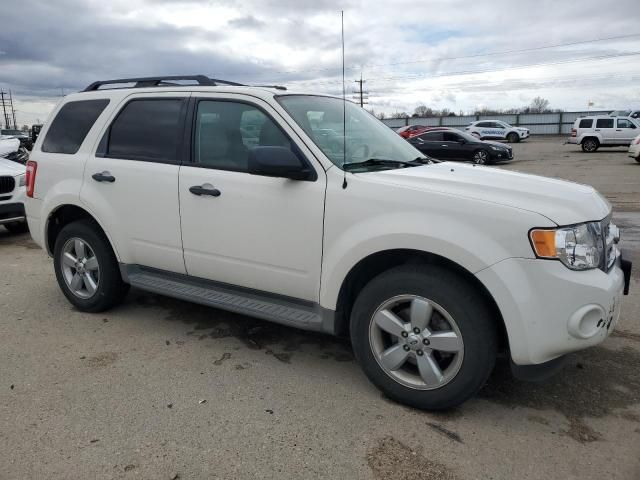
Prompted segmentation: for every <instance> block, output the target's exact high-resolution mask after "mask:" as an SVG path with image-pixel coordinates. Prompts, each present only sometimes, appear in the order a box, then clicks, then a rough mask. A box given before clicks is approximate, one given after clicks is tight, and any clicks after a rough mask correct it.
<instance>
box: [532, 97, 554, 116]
mask: <svg viewBox="0 0 640 480" xmlns="http://www.w3.org/2000/svg"><path fill="white" fill-rule="evenodd" d="M548 109H549V100H547V99H546V98H542V97H536V98H534V99H533V100H531V108H530V111H531V113H545V112H546V111H547V110H548Z"/></svg>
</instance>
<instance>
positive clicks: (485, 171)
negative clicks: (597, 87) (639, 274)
mask: <svg viewBox="0 0 640 480" xmlns="http://www.w3.org/2000/svg"><path fill="white" fill-rule="evenodd" d="M119 87H122V88H119ZM327 132H332V133H331V134H330V135H329V134H328V133H327ZM26 183H27V195H28V199H27V203H26V210H27V218H28V222H29V228H30V231H31V234H32V236H33V238H34V240H35V241H36V242H37V243H38V244H39V245H40V246H42V248H44V249H46V251H47V252H48V253H49V254H50V255H51V256H52V257H53V265H54V269H55V274H56V277H57V281H58V283H59V286H60V288H61V290H62V292H63V293H64V295H65V296H66V297H67V298H68V299H69V301H70V302H71V303H72V304H73V305H75V306H76V307H77V308H78V309H80V310H83V311H87V312H98V311H102V310H105V309H108V308H110V307H113V306H114V305H116V304H118V303H119V302H120V301H121V300H122V299H123V297H124V296H125V294H126V292H127V289H128V288H129V286H134V287H136V288H139V289H143V290H147V291H150V292H155V293H158V294H163V295H168V296H172V297H176V298H180V299H183V300H187V301H192V302H196V303H200V304H204V305H209V306H212V307H217V308H221V309H226V310H230V311H234V312H239V313H242V314H247V315H251V316H255V317H259V318H262V319H265V320H269V321H273V322H279V323H282V324H285V325H289V326H291V327H297V328H301V329H306V330H315V331H319V332H326V333H330V334H338V335H340V334H345V335H349V336H350V338H351V341H352V345H353V349H354V352H355V355H356V357H357V360H358V361H359V363H360V364H361V366H362V368H363V370H364V372H365V374H366V375H367V377H368V378H369V379H370V380H371V382H373V383H374V384H375V385H376V386H377V387H378V388H380V389H381V390H382V391H383V392H384V393H385V394H386V395H387V396H389V397H390V398H393V399H395V400H397V401H400V402H403V403H405V404H408V405H412V406H416V407H419V408H425V409H443V408H448V407H451V406H454V405H457V404H460V403H461V402H463V401H464V400H466V399H467V398H469V397H470V396H472V395H473V394H474V393H475V392H477V390H478V389H479V388H481V386H482V385H483V384H484V383H485V381H486V379H487V377H488V376H489V374H490V373H491V371H492V369H493V367H494V363H495V359H496V356H497V354H498V353H499V352H506V353H507V354H508V356H509V357H510V359H511V364H512V369H513V371H514V372H515V373H516V374H517V375H518V376H520V377H524V378H527V377H529V378H530V377H533V376H537V375H539V374H540V372H544V371H545V370H547V371H548V370H551V369H553V367H555V366H557V365H558V364H559V363H560V359H561V358H562V357H563V356H564V355H565V354H567V353H569V352H573V351H576V350H580V349H584V348H587V347H590V346H593V345H596V344H598V343H600V342H602V341H603V340H604V339H605V338H606V337H607V336H608V335H609V334H610V333H611V332H612V331H613V329H614V327H615V325H616V322H617V321H618V317H619V315H620V304H621V298H622V295H623V293H624V294H626V293H627V291H628V286H629V275H630V270H631V264H630V263H629V262H628V261H625V260H623V259H622V258H621V254H620V251H619V249H618V246H617V245H616V244H617V243H618V240H619V238H620V237H619V232H618V229H617V228H616V226H615V225H613V224H612V223H611V206H610V204H609V203H608V202H607V201H606V200H605V199H604V198H603V197H602V196H601V195H600V194H599V193H598V192H596V191H595V190H594V189H593V188H591V187H589V186H584V185H577V184H574V183H569V182H564V181H560V180H554V179H550V178H543V177H537V176H532V175H525V174H521V173H515V172H507V171H501V170H496V169H492V168H488V167H484V166H472V165H460V164H455V163H448V162H436V161H432V160H431V159H430V158H428V157H426V156H424V155H423V154H421V153H420V152H419V151H418V150H416V149H415V148H414V147H413V146H411V145H410V144H409V143H408V142H406V141H405V140H403V139H402V138H401V137H400V136H399V135H397V134H395V133H394V132H393V131H392V130H391V129H389V128H388V127H386V126H385V125H383V124H382V123H381V122H379V121H378V120H376V119H375V118H374V117H373V116H371V115H370V114H369V113H367V112H366V111H365V110H363V109H362V108H360V107H358V106H356V105H355V104H353V103H351V102H344V101H343V100H342V99H338V98H333V97H330V96H321V95H305V94H293V93H289V92H287V91H285V90H283V89H281V88H266V87H247V86H242V85H238V84H235V83H232V82H225V81H220V80H213V79H209V78H207V77H204V76H191V77H178V78H176V77H165V78H141V79H124V80H112V81H106V82H96V83H94V84H92V85H90V86H89V87H87V88H86V89H85V90H84V91H82V92H80V93H76V94H72V95H68V96H66V97H65V98H64V99H63V100H62V101H61V102H60V104H59V105H58V106H57V107H56V108H55V110H54V111H53V112H52V114H51V117H50V119H49V120H48V121H47V122H46V124H45V125H44V127H43V129H42V133H41V135H40V136H39V137H38V140H37V142H36V144H35V147H34V149H33V153H32V156H31V160H30V161H29V162H28V166H27V179H26ZM211 314H212V315H215V312H213V311H212V313H211Z"/></svg>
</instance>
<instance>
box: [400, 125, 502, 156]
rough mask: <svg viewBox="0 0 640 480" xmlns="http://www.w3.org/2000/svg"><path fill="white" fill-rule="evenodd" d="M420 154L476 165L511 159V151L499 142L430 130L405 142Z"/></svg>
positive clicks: (455, 131)
mask: <svg viewBox="0 0 640 480" xmlns="http://www.w3.org/2000/svg"><path fill="white" fill-rule="evenodd" d="M407 141H408V142H409V143H411V144H412V145H413V146H414V147H416V148H417V149H418V150H420V151H421V152H422V153H424V154H426V155H428V156H430V157H433V158H436V159H438V160H463V161H464V160H467V161H472V162H473V163H476V164H486V163H494V162H501V161H506V160H511V159H513V150H512V149H511V147H509V146H508V145H504V144H502V143H499V142H489V141H486V140H484V141H483V140H480V139H478V138H476V137H474V136H473V135H469V134H468V133H464V132H460V131H458V130H453V129H449V130H442V129H441V130H432V131H427V132H424V133H421V134H420V135H417V136H415V137H411V138H409V139H408V140H407Z"/></svg>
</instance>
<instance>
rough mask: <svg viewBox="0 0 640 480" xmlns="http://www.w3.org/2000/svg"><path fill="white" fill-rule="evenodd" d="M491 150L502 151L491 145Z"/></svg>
mask: <svg viewBox="0 0 640 480" xmlns="http://www.w3.org/2000/svg"><path fill="white" fill-rule="evenodd" d="M491 150H496V151H498V152H500V151H502V150H504V148H500V147H494V146H493V145H491Z"/></svg>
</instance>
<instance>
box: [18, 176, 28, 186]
mask: <svg viewBox="0 0 640 480" xmlns="http://www.w3.org/2000/svg"><path fill="white" fill-rule="evenodd" d="M18 178H19V180H18V186H20V187H24V186H25V185H26V184H27V176H26V175H24V174H23V175H20V176H19V177H18Z"/></svg>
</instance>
